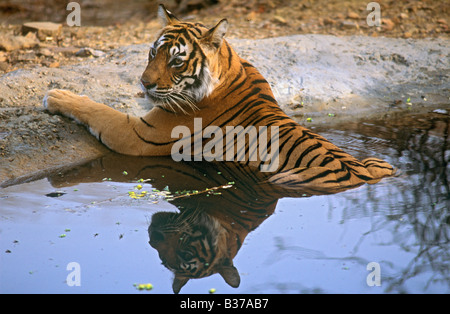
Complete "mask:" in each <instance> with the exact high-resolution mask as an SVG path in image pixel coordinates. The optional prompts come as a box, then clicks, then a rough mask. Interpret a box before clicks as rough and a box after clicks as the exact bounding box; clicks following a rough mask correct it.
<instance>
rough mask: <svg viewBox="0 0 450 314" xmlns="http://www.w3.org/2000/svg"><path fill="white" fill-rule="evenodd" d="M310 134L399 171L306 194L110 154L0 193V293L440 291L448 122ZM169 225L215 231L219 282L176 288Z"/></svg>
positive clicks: (447, 215) (447, 222) (402, 122)
mask: <svg viewBox="0 0 450 314" xmlns="http://www.w3.org/2000/svg"><path fill="white" fill-rule="evenodd" d="M314 131H316V132H319V133H320V134H322V135H324V136H325V137H326V138H328V139H329V140H331V141H332V142H333V143H335V144H337V145H338V146H340V147H341V148H343V149H344V150H346V151H347V152H349V153H351V154H353V155H355V156H356V157H358V158H365V157H369V156H376V157H379V158H383V159H385V160H386V161H388V162H389V163H391V164H392V165H394V166H395V167H396V168H397V169H398V174H397V175H396V176H395V177H391V178H387V179H384V180H382V181H381V182H379V183H377V184H375V185H364V186H361V187H358V188H355V189H351V190H347V191H344V192H341V193H337V194H330V195H325V194H324V195H314V196H310V195H308V194H306V193H302V192H301V191H285V190H281V189H278V188H276V187H273V186H269V185H267V184H264V183H262V182H263V181H264V177H261V174H258V173H257V172H256V171H254V170H253V169H248V168H244V167H240V166H238V165H235V164H232V163H201V162H192V163H176V162H173V161H172V160H171V159H170V158H132V157H125V156H120V155H116V154H110V155H107V156H104V157H102V158H100V159H98V160H94V161H92V162H89V163H86V164H82V165H77V166H74V167H69V168H67V169H65V170H63V171H55V172H52V173H48V174H47V175H46V176H45V177H40V178H35V180H34V181H30V182H26V183H22V184H18V185H14V186H9V187H5V188H3V189H1V190H0V221H1V224H0V293H141V294H144V293H149V294H151V293H173V289H174V287H175V286H176V287H175V290H177V289H181V291H180V293H209V291H210V289H215V291H216V293H450V242H449V239H450V231H449V227H450V212H449V209H450V183H449V179H450V166H449V161H450V139H449V134H450V118H449V116H448V115H439V114H429V115H415V116H414V115H411V116H407V117H406V116H402V117H401V118H399V117H396V118H392V119H388V120H379V121H365V122H359V123H347V124H345V125H342V126H339V127H333V129H327V128H325V127H320V128H319V127H318V128H316V129H314ZM324 193H326V191H324ZM155 213H157V214H156V215H154V214H155ZM153 215H154V216H153ZM193 217H194V218H193ZM210 217H213V220H214V221H215V222H216V224H215V225H214V228H211V227H208V226H207V223H205V221H207V220H208V219H212V218H210ZM168 224H178V225H179V226H181V225H182V224H188V225H190V226H191V227H193V226H194V227H195V228H197V229H195V228H194V229H195V230H194V231H192V234H191V235H190V236H191V240H192V241H194V242H195V240H193V238H194V237H195V236H198V234H199V233H204V234H207V239H211V238H214V236H215V237H218V235H217V234H219V233H220V232H219V231H218V230H222V231H223V230H225V232H224V233H220V234H221V235H225V236H223V237H224V238H221V239H222V240H220V241H221V253H219V252H214V254H223V255H224V256H225V257H226V258H225V259H224V260H223V261H222V262H221V263H222V265H214V267H216V268H217V271H216V272H218V273H216V274H212V275H211V276H207V277H204V278H197V279H190V280H188V281H187V280H186V279H180V276H179V275H177V276H176V278H175V275H174V272H173V271H172V270H171V269H174V268H175V266H174V265H173V263H172V261H173V260H174V258H175V257H174V256H176V257H177V258H178V259H182V260H183V261H185V262H186V261H188V260H190V259H191V257H192V256H191V255H192V254H193V253H192V250H188V249H187V248H186V247H184V248H183V247H181V246H180V242H183V237H186V234H182V233H180V232H179V233H177V231H173V230H169V229H167V225H168ZM149 226H151V228H150V229H149ZM179 226H178V228H180V227H179ZM165 228H166V229H165ZM216 233H217V234H216ZM185 241H186V239H185ZM183 243H184V242H183ZM199 243H200V244H202V245H203V246H202V248H203V250H205V252H201V253H200V254H201V255H202V257H204V256H208V254H211V252H206V251H207V247H206V248H205V245H206V246H207V244H208V241H207V240H204V241H203V242H202V241H200V242H199ZM176 248H177V249H176ZM373 262H374V263H373ZM369 263H372V264H370V265H369V266H370V267H368V264H369ZM187 264H188V263H187ZM204 264H205V265H206V266H208V267H209V266H211V265H209V263H204ZM373 265H375V266H376V267H375V268H373V267H372V266H373ZM206 266H205V267H206ZM185 267H189V265H187V266H186V263H185ZM211 267H212V266H211ZM224 279H226V280H224ZM174 280H175V282H176V284H175V285H174V286H173V285H172V283H173V282H174ZM138 284H151V287H152V289H151V290H146V289H144V290H139V289H137V287H138ZM238 284H239V287H237V288H234V287H232V286H236V285H238ZM146 287H150V286H146Z"/></svg>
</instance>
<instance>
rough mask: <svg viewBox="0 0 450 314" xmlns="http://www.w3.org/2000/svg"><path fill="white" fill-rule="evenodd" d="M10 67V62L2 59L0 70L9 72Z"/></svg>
mask: <svg viewBox="0 0 450 314" xmlns="http://www.w3.org/2000/svg"><path fill="white" fill-rule="evenodd" d="M8 69H9V64H8V63H7V62H3V61H0V71H2V72H7V71H8Z"/></svg>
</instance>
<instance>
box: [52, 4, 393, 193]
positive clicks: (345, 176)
mask: <svg viewBox="0 0 450 314" xmlns="http://www.w3.org/2000/svg"><path fill="white" fill-rule="evenodd" d="M158 15H159V17H160V19H161V21H162V23H163V25H164V27H163V29H162V31H161V33H160V34H159V35H158V36H157V39H156V41H155V42H154V43H153V45H152V46H151V48H150V51H149V55H148V64H147V67H146V69H145V71H144V72H143V74H142V76H141V84H142V87H143V89H144V91H145V94H146V96H147V97H148V98H149V100H150V101H151V102H153V103H154V105H155V106H154V107H153V108H152V109H151V110H150V111H149V112H148V113H147V114H146V115H145V116H143V117H133V116H130V115H128V114H125V113H122V112H119V111H117V110H114V109H112V108H111V107H109V106H107V105H104V104H100V103H97V102H95V101H93V100H91V99H89V98H88V97H87V96H78V95H75V94H73V93H72V92H70V91H66V90H51V91H49V92H48V93H47V95H46V96H45V97H44V106H45V108H46V109H47V110H48V111H49V112H50V113H52V114H62V115H64V116H67V117H70V118H73V119H74V120H76V121H77V122H78V123H80V124H83V125H85V126H87V127H88V129H89V130H90V132H91V133H92V134H93V135H94V136H96V137H97V138H98V140H99V141H100V142H101V143H103V144H104V145H106V146H107V147H109V148H110V149H111V150H113V151H115V152H118V153H121V154H127V155H133V156H170V155H171V153H172V147H173V146H174V145H175V143H177V142H178V141H179V140H180V138H173V137H172V130H174V128H177V127H180V126H183V127H185V128H188V130H190V135H189V136H187V140H188V141H192V142H194V138H195V127H194V121H196V120H197V119H201V121H202V128H203V130H205V129H206V128H207V127H208V126H217V127H218V128H220V129H223V130H224V131H225V133H226V129H227V127H229V126H232V127H239V126H240V127H243V128H247V127H250V126H254V127H277V130H278V139H279V140H278V143H279V145H278V147H277V149H278V157H279V159H278V164H277V167H276V168H275V169H273V170H272V171H271V173H272V176H271V177H269V179H268V180H269V181H270V182H272V183H276V184H279V185H283V186H284V187H291V188H293V189H296V188H300V187H301V188H304V187H309V188H311V189H314V188H319V189H322V188H330V189H333V190H336V189H337V190H338V189H340V188H343V189H346V188H348V187H352V186H358V185H361V184H364V183H375V182H378V181H379V180H380V179H381V178H383V177H386V176H390V175H392V174H393V172H394V169H393V167H392V166H391V165H389V164H388V163H387V162H385V161H383V160H380V159H377V158H368V159H364V160H362V161H358V160H357V159H356V158H354V157H353V156H351V155H349V154H347V153H345V152H344V151H343V150H341V149H340V148H338V147H336V146H335V145H333V144H332V143H330V142H329V141H328V140H326V139H325V138H323V137H322V136H320V135H318V134H315V133H313V132H311V131H310V130H308V129H306V128H304V127H302V126H301V125H299V124H298V123H296V122H295V121H294V120H292V119H291V118H290V117H289V116H287V115H286V114H285V113H284V112H283V111H282V110H281V108H280V106H279V105H278V103H277V101H276V100H275V98H274V95H273V93H272V91H271V88H270V85H269V83H268V82H267V81H266V79H265V78H264V77H263V76H262V75H261V74H260V73H259V72H258V70H257V69H256V68H255V67H254V66H252V65H251V64H250V63H248V62H247V61H246V60H244V59H242V58H240V57H239V56H238V55H237V54H236V52H235V51H234V50H233V49H232V48H231V46H230V45H229V44H228V42H227V41H226V40H225V39H224V35H225V33H226V31H227V28H228V22H227V20H226V19H223V20H221V21H220V22H219V23H217V25H215V26H214V27H212V28H209V29H208V28H206V27H205V26H204V25H203V24H201V23H188V22H182V21H180V20H178V19H177V18H176V17H175V16H174V15H173V14H172V13H170V12H169V11H167V10H166V9H165V8H164V6H163V5H160V7H159V9H158ZM185 139H186V138H185ZM210 140H212V139H208V138H207V139H204V140H203V142H202V143H201V144H202V145H203V146H205V145H207V144H208V142H209V141H210ZM194 145H195V144H194ZM245 149H246V152H245V154H246V156H247V157H248V156H249V155H250V145H246V146H245ZM224 151H225V150H224ZM224 154H225V153H224ZM244 162H245V164H248V165H251V166H258V165H261V164H263V163H265V160H263V159H262V158H258V159H257V160H256V161H253V160H249V159H247V160H244Z"/></svg>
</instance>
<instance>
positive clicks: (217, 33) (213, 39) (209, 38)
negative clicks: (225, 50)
mask: <svg viewBox="0 0 450 314" xmlns="http://www.w3.org/2000/svg"><path fill="white" fill-rule="evenodd" d="M227 30H228V21H227V19H223V20H221V21H220V22H219V23H217V25H216V26H214V27H213V28H211V29H210V30H208V32H207V33H206V35H205V36H204V37H203V38H202V43H204V44H207V45H208V44H209V45H212V46H213V47H214V48H215V49H219V48H220V45H221V44H222V39H223V37H224V36H225V34H226V33H227Z"/></svg>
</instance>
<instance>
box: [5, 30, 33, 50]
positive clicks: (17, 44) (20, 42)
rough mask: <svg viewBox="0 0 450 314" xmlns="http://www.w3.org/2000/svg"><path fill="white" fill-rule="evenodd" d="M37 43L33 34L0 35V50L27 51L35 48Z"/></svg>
mask: <svg viewBox="0 0 450 314" xmlns="http://www.w3.org/2000/svg"><path fill="white" fill-rule="evenodd" d="M38 43H39V41H38V40H37V38H36V35H35V34H27V35H26V36H20V35H19V36H14V35H5V34H4V35H1V34H0V50H6V51H12V50H17V49H28V48H33V47H35V46H36V45H37V44H38Z"/></svg>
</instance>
